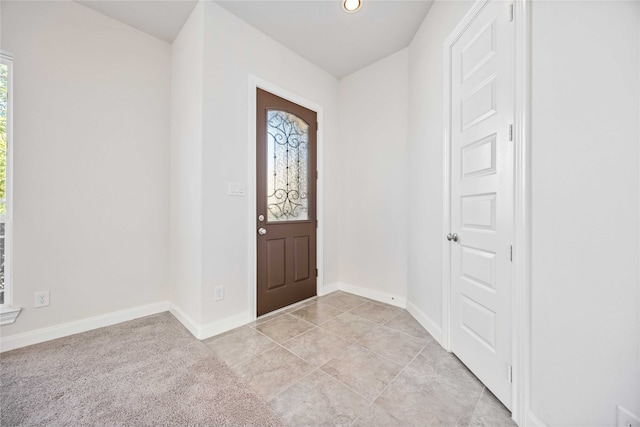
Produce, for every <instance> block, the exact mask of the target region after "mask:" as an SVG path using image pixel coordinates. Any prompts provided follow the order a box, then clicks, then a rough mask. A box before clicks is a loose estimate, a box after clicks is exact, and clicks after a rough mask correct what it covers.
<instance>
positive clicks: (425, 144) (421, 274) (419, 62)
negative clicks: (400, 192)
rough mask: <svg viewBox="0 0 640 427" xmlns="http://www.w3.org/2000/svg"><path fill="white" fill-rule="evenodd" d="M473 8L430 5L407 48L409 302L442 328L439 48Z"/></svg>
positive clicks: (461, 4)
mask: <svg viewBox="0 0 640 427" xmlns="http://www.w3.org/2000/svg"><path fill="white" fill-rule="evenodd" d="M472 4H473V2H458V1H455V2H443V1H437V2H435V3H434V4H433V6H432V7H431V9H430V10H429V13H428V14H427V17H426V18H425V20H424V22H423V24H422V26H421V27H420V29H419V30H418V32H417V33H416V35H415V37H414V38H413V41H412V42H411V45H410V46H409V88H410V91H409V195H410V196H409V199H408V200H409V202H408V207H407V211H408V214H409V230H410V233H409V239H408V244H409V249H408V250H409V258H408V259H409V268H408V292H407V295H408V298H407V299H408V301H409V302H410V303H411V304H412V305H413V306H414V307H415V308H416V309H417V310H419V311H420V313H421V314H423V315H424V317H425V318H426V319H427V320H428V322H429V324H430V325H431V328H430V330H429V332H431V333H432V334H434V335H436V336H437V335H438V334H439V333H440V328H441V327H442V239H444V236H443V235H442V224H443V214H442V205H443V194H442V189H443V182H442V177H443V169H442V163H443V157H442V156H443V152H442V138H443V136H442V129H443V124H442V123H443V122H442V121H443V111H442V46H443V43H444V41H445V39H446V38H447V37H448V36H449V34H450V33H451V32H452V31H453V29H454V27H455V26H456V25H457V24H458V23H459V22H460V21H461V20H462V18H463V17H464V15H465V14H466V13H467V11H468V10H469V8H470V7H471V5H472Z"/></svg>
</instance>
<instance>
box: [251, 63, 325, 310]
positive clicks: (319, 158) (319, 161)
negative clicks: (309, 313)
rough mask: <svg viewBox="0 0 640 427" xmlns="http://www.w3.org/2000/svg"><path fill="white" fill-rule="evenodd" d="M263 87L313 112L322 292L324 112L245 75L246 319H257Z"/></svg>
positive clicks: (318, 285) (320, 290) (321, 288)
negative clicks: (259, 114) (258, 96)
mask: <svg viewBox="0 0 640 427" xmlns="http://www.w3.org/2000/svg"><path fill="white" fill-rule="evenodd" d="M257 89H263V90H266V91H267V92H270V93H272V94H274V95H276V96H279V97H280V98H284V99H286V100H287V101H291V102H293V103H295V104H298V105H301V106H303V107H305V108H308V109H309V110H312V111H315V112H316V114H317V120H318V134H317V136H316V168H317V169H318V180H317V182H316V219H317V220H318V228H317V229H316V266H317V268H318V277H317V279H316V294H317V295H323V294H324V255H323V250H322V249H323V247H324V233H323V230H324V183H323V177H324V174H323V170H324V155H323V153H324V114H323V110H322V106H320V105H318V104H316V103H315V102H313V101H309V100H308V99H306V98H304V97H302V96H299V95H297V94H295V93H293V92H290V91H288V90H286V89H283V88H281V87H280V86H277V85H275V84H273V83H270V82H268V81H266V80H263V79H261V78H259V77H256V76H254V75H252V74H249V113H248V120H249V140H248V145H247V147H248V153H247V154H248V156H249V170H248V173H247V187H246V188H247V197H248V198H249V203H247V205H248V213H247V218H248V221H247V235H248V238H249V241H248V245H247V246H248V248H249V257H248V259H249V268H248V274H249V276H248V280H247V282H248V283H249V288H248V295H249V321H254V320H256V318H257V315H256V313H257V301H258V297H257V294H258V288H257V286H258V271H257V262H258V252H257V251H258V246H257V241H256V230H257V229H258V219H257V218H256V209H257V202H256V165H257V163H256V162H257V160H256V137H257V129H256V90H257Z"/></svg>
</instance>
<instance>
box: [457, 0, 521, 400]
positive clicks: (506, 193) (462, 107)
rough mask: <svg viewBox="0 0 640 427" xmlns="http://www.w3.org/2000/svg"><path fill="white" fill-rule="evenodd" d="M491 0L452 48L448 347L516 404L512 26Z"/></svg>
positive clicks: (501, 7) (503, 9)
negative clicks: (513, 396)
mask: <svg viewBox="0 0 640 427" xmlns="http://www.w3.org/2000/svg"><path fill="white" fill-rule="evenodd" d="M508 7H509V5H508V3H507V2H502V1H489V2H488V3H487V4H486V5H485V7H484V8H483V9H482V10H481V11H480V12H479V13H478V15H477V16H476V17H475V18H474V20H473V21H472V23H471V24H470V25H469V26H468V27H466V29H464V30H463V32H462V34H461V35H460V37H459V38H458V39H457V41H456V42H455V43H454V44H453V46H452V48H451V82H452V83H451V101H452V102H451V105H452V108H451V156H452V157H451V226H452V228H453V230H452V232H455V233H457V234H458V235H459V237H458V240H457V241H455V242H454V241H452V242H451V246H450V247H451V307H450V309H451V310H450V314H451V331H450V332H451V336H450V338H451V350H452V351H453V352H454V353H455V354H456V355H457V356H458V357H459V358H460V360H462V362H464V363H465V364H466V365H467V366H468V367H469V369H471V371H472V372H473V373H474V374H475V375H476V376H477V377H478V378H479V379H480V380H481V381H482V382H483V383H484V384H485V385H486V386H487V387H488V388H489V389H490V390H491V391H492V392H493V393H494V394H495V395H496V396H497V397H498V399H500V400H501V401H502V402H503V403H504V404H505V405H506V406H507V407H511V384H510V380H509V374H508V372H509V371H508V368H509V366H510V365H511V289H510V287H511V262H510V245H511V239H512V237H511V236H512V225H513V219H512V191H513V190H512V147H511V142H510V141H509V125H510V124H511V123H512V118H513V71H512V63H513V62H512V58H513V56H512V55H513V28H512V25H513V24H512V23H511V22H509V19H508V16H509V15H508V9H507V8H508Z"/></svg>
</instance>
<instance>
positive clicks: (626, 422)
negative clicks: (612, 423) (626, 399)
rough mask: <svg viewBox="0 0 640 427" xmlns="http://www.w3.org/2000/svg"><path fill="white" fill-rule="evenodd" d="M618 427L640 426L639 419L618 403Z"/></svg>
mask: <svg viewBox="0 0 640 427" xmlns="http://www.w3.org/2000/svg"><path fill="white" fill-rule="evenodd" d="M616 425H617V426H618V427H640V419H639V418H638V417H636V416H635V415H633V414H632V413H631V412H629V411H628V410H626V409H624V408H623V407H622V406H620V405H618V423H617V424H616Z"/></svg>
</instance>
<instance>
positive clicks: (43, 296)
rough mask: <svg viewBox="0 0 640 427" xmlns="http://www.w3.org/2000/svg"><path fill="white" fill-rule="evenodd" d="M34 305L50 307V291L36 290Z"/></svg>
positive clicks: (36, 306)
mask: <svg viewBox="0 0 640 427" xmlns="http://www.w3.org/2000/svg"><path fill="white" fill-rule="evenodd" d="M33 306H34V307H35V308H38V307H48V306H49V291H42V292H36V293H35V294H34V301H33Z"/></svg>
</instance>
